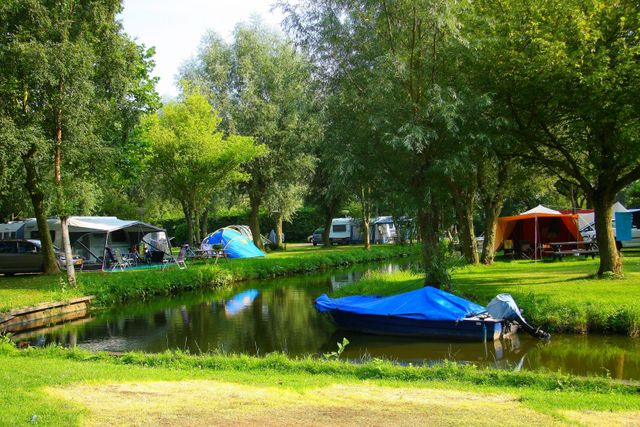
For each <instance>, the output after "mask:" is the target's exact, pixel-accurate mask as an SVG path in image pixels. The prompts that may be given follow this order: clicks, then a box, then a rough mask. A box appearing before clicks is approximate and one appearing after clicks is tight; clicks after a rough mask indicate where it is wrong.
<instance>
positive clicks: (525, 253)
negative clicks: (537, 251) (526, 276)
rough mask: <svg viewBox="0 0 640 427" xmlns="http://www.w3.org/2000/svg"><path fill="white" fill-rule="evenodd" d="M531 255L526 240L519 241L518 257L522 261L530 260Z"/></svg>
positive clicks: (529, 245)
mask: <svg viewBox="0 0 640 427" xmlns="http://www.w3.org/2000/svg"><path fill="white" fill-rule="evenodd" d="M532 255H533V251H532V249H531V243H529V242H528V241H527V240H522V241H520V256H521V257H522V258H524V259H531V257H532Z"/></svg>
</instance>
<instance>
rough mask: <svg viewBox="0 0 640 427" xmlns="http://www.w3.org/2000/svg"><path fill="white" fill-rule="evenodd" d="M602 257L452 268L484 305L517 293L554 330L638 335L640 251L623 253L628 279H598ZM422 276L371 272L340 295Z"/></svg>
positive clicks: (387, 290)
mask: <svg viewBox="0 0 640 427" xmlns="http://www.w3.org/2000/svg"><path fill="white" fill-rule="evenodd" d="M597 268H598V260H597V259H596V260H590V259H589V260H583V259H575V260H570V259H566V260H565V261H562V262H549V261H543V262H540V261H538V262H534V261H510V262H507V261H499V262H496V263H495V264H494V265H492V266H484V265H477V266H466V267H463V268H460V269H458V270H455V271H454V274H453V289H454V292H455V293H457V294H460V295H462V296H464V297H466V298H468V299H471V300H473V301H475V302H478V303H480V304H483V305H484V304H487V303H488V302H489V301H490V300H491V299H492V298H493V297H494V296H496V295H497V294H499V293H503V292H507V293H510V294H512V295H513V296H514V298H515V299H516V301H517V303H518V305H519V306H520V307H521V308H522V309H523V311H524V314H525V317H527V319H528V320H530V321H532V322H534V323H535V324H536V325H540V326H542V327H543V328H546V329H549V330H550V331H552V332H572V333H587V332H594V331H597V332H605V333H624V334H628V335H631V336H638V335H640V253H638V252H629V253H625V254H624V278H622V279H595V278H594V277H593V274H594V272H595V271H596V270H597ZM420 278H421V275H420V274H415V273H410V272H399V273H394V274H391V275H382V274H373V275H370V276H369V277H366V278H365V279H364V280H362V281H361V282H360V283H359V284H357V285H356V286H353V287H348V288H344V289H343V290H341V291H340V293H338V294H336V295H337V296H343V295H347V294H348V295H354V294H378V293H380V294H392V293H397V292H400V291H404V290H409V289H416V288H418V287H420V286H422V282H421V280H420Z"/></svg>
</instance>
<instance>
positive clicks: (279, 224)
mask: <svg viewBox="0 0 640 427" xmlns="http://www.w3.org/2000/svg"><path fill="white" fill-rule="evenodd" d="M282 216H283V215H282V212H278V213H276V242H275V243H276V246H277V247H278V249H282V248H283V247H284V245H283V239H282V237H283V230H282Z"/></svg>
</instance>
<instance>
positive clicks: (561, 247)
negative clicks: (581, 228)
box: [542, 240, 600, 261]
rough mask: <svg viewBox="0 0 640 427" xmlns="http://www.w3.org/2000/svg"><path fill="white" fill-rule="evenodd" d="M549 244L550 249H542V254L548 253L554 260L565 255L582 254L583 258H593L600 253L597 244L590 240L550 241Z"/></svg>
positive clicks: (560, 258)
mask: <svg viewBox="0 0 640 427" xmlns="http://www.w3.org/2000/svg"><path fill="white" fill-rule="evenodd" d="M549 246H550V248H551V250H550V251H549V250H547V251H543V252H542V253H543V254H544V255H550V256H552V257H553V260H554V261H555V260H556V259H557V260H560V261H562V259H563V258H564V257H566V256H584V257H585V258H586V257H588V256H591V259H595V257H596V255H598V254H599V253H600V251H599V250H598V245H596V243H595V242H592V241H586V240H583V241H579V242H577V241H576V242H550V243H549Z"/></svg>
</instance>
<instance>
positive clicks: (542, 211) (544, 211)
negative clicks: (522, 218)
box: [520, 205, 562, 215]
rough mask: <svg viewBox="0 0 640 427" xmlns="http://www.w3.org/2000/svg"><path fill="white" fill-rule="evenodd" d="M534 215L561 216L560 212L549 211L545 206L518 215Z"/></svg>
mask: <svg viewBox="0 0 640 427" xmlns="http://www.w3.org/2000/svg"><path fill="white" fill-rule="evenodd" d="M534 214H549V215H562V213H561V212H560V211H556V210H553V209H549V208H548V207H546V206H542V205H538V206H536V207H535V208H533V209H529V210H528V211H526V212H522V213H521V214H520V215H534Z"/></svg>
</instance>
